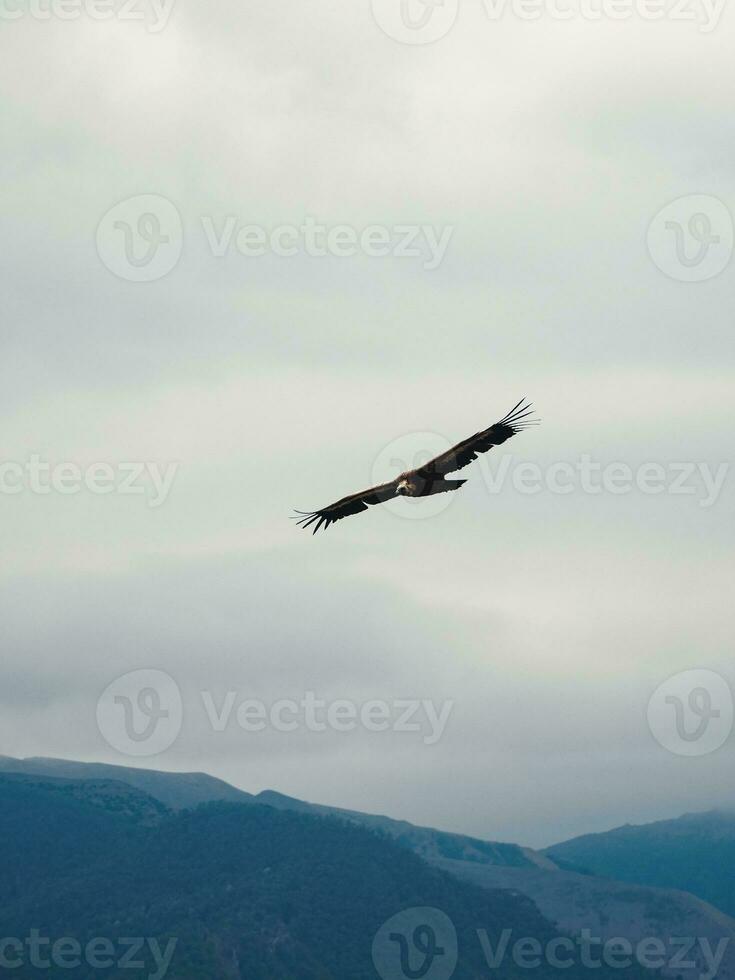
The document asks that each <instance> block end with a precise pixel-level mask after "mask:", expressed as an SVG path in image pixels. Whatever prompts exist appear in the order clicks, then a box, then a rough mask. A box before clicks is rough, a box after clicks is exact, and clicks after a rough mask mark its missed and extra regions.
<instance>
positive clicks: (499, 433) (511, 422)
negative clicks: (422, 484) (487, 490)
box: [415, 398, 538, 479]
mask: <svg viewBox="0 0 735 980" xmlns="http://www.w3.org/2000/svg"><path fill="white" fill-rule="evenodd" d="M532 416H533V408H532V407H531V402H527V401H526V399H525V398H522V399H521V400H520V401H519V402H518V404H517V405H515V406H514V407H513V408H512V409H511V410H510V411H509V412H508V414H507V415H506V416H505V417H504V418H502V419H501V420H500V421H499V422H496V423H495V424H494V425H491V426H490V428H489V429H484V430H483V431H482V432H476V433H475V434H474V435H473V436H470V437H469V438H468V439H463V440H462V442H458V443H457V445H456V446H452V448H451V449H448V450H447V451H446V452H444V453H442V454H441V455H440V456H437V457H435V458H434V459H432V460H430V461H429V462H428V463H426V464H425V465H424V466H422V467H420V468H419V469H417V470H416V471H415V472H416V474H417V475H418V476H419V477H421V478H422V479H429V478H431V477H432V476H435V475H439V474H441V475H444V474H446V473H454V472H455V470H461V469H463V468H464V467H465V466H468V465H469V464H470V463H471V462H472V461H473V460H475V459H477V457H478V455H479V454H480V453H486V452H487V451H488V449H492V447H493V446H500V445H501V444H502V443H504V442H505V441H506V440H507V439H510V438H511V436H514V435H515V434H516V433H517V432H521V431H523V429H526V428H528V427H529V426H531V425H538V420H536V419H534V418H533V417H532Z"/></svg>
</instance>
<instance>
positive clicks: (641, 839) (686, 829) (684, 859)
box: [545, 810, 735, 916]
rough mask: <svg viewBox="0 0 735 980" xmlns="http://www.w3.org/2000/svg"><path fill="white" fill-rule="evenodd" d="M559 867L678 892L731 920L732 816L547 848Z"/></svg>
mask: <svg viewBox="0 0 735 980" xmlns="http://www.w3.org/2000/svg"><path fill="white" fill-rule="evenodd" d="M545 853H546V855H547V856H548V857H549V858H550V859H551V860H553V861H556V862H557V863H559V864H563V865H564V866H565V867H576V868H578V869H582V870H585V871H588V872H589V873H591V874H595V875H603V876H604V877H606V878H615V879H617V880H618V881H626V882H633V883H635V884H639V885H655V886H659V887H664V888H680V889H682V890H684V891H688V892H691V893H692V894H693V895H697V896H698V897H699V898H702V899H704V900H705V901H707V902H710V903H711V904H712V905H715V906H716V907H717V908H718V909H721V910H722V911H723V912H726V913H727V914H728V915H733V916H735V874H733V871H734V870H735V812H730V811H725V810H711V811H709V812H706V813H688V814H685V815H684V816H683V817H679V818H678V819H676V820H660V821H658V822H656V823H650V824H644V825H643V826H633V825H630V824H628V825H626V826H625V827H618V828H617V829H616V830H610V831H608V832H607V833H601V834H587V835H585V836H583V837H575V838H574V839H573V840H568V841H565V842H564V843H561V844H555V845H554V846H553V847H549V848H547V850H546V851H545Z"/></svg>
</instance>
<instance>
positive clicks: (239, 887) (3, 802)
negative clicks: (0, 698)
mask: <svg viewBox="0 0 735 980" xmlns="http://www.w3.org/2000/svg"><path fill="white" fill-rule="evenodd" d="M88 782H89V784H88V783H87V782H86V781H78V780H63V779H59V778H56V777H48V776H43V775H35V776H34V775H24V774H16V773H4V774H2V775H0V839H1V840H2V841H3V845H4V846H3V848H2V849H1V850H0V936H3V937H16V939H12V938H10V939H4V940H3V956H4V957H5V958H6V959H7V958H8V957H11V956H13V957H17V960H16V961H15V962H16V964H17V968H16V969H15V970H14V973H13V975H14V976H18V977H21V978H22V980H26V978H27V977H28V978H30V977H31V976H38V975H43V976H46V977H51V978H57V977H62V976H63V977H70V978H75V980H77V978H78V980H81V978H83V977H84V978H88V977H89V976H90V975H94V976H95V977H97V976H99V977H101V978H116V980H123V978H125V977H135V978H143V977H148V978H155V980H163V977H164V976H165V977H167V978H168V980H245V978H247V980H368V978H375V977H376V976H377V975H378V974H377V973H376V964H377V965H380V966H381V975H382V976H383V977H384V978H386V980H392V978H393V977H395V978H396V980H398V978H399V977H406V976H424V975H432V976H436V975H438V974H437V973H436V970H435V971H434V972H433V973H432V974H428V970H423V969H422V967H421V962H419V963H418V965H416V960H415V959H413V960H411V958H410V957H409V959H408V960H406V962H405V964H404V966H403V967H401V965H400V961H399V962H398V966H396V967H395V968H394V969H391V970H389V971H386V969H385V964H386V963H388V962H389V959H390V957H391V956H397V955H398V952H397V950H398V949H399V947H400V948H402V947H403V946H404V944H406V948H407V949H408V948H409V947H408V943H409V942H410V941H414V942H415V949H416V950H419V951H421V956H422V958H423V961H424V964H423V965H424V966H425V965H426V963H427V962H428V960H427V957H428V956H431V957H435V956H439V955H441V956H451V954H452V952H453V942H454V935H453V932H452V930H453V929H455V930H456V937H457V949H458V953H459V956H458V961H457V966H456V970H454V972H453V973H452V976H454V977H456V978H457V980H479V978H481V977H486V976H487V970H488V966H487V963H486V960H485V952H484V948H483V945H482V943H481V941H480V939H479V936H478V929H480V930H484V933H483V935H484V937H485V940H486V942H489V943H490V944H491V945H492V946H493V947H496V946H497V945H498V942H499V938H500V936H501V934H502V932H503V930H507V929H510V930H512V932H513V934H514V935H516V936H517V937H519V938H520V937H534V939H535V940H536V942H538V943H539V944H541V945H545V944H547V943H548V942H551V941H552V940H553V939H555V938H556V937H557V936H558V932H557V930H556V929H555V927H554V926H553V925H552V923H550V922H549V921H548V920H547V919H545V918H544V917H543V916H542V915H541V914H540V913H539V911H538V909H537V908H536V906H535V905H534V904H533V903H532V902H531V901H530V900H529V899H528V898H526V897H525V896H523V895H518V894H514V893H512V892H507V891H498V890H489V889H486V888H481V887H478V886H476V885H473V884H469V883H465V882H462V881H459V880H457V879H456V878H454V877H452V876H451V875H448V874H446V873H444V872H443V871H440V870H438V869H436V868H433V867H431V866H429V865H427V864H426V863H425V862H424V861H422V860H421V859H420V858H418V857H417V856H416V855H415V854H412V853H411V852H410V851H408V850H406V849H405V848H402V847H400V846H399V845H398V844H396V842H395V841H393V840H391V839H389V838H387V837H385V836H384V835H380V834H378V833H374V832H371V831H368V830H366V829H364V828H362V827H358V826H355V825H354V824H352V823H349V822H346V821H344V820H337V819H334V818H329V817H317V816H313V815H310V814H304V813H297V812H294V811H286V810H276V809H274V808H272V807H268V806H261V805H258V804H253V803H249V802H245V803H231V802H216V803H208V804H203V805H200V806H198V807H197V808H195V809H193V810H185V811H178V812H177V811H173V810H170V809H167V808H163V807H162V806H161V804H160V802H157V801H155V800H153V799H152V798H151V797H148V796H147V795H146V794H144V793H143V792H142V791H140V790H137V789H135V788H131V787H124V786H123V787H122V788H118V789H116V788H115V786H114V785H113V784H112V783H113V781H102V782H100V781H94V780H92V781H88ZM120 800H127V803H126V804H125V805H123V806H121V805H119V804H120ZM427 909H429V910H437V909H439V910H441V912H440V913H437V912H435V911H434V912H429V913H427V912H426V911H425V910H427ZM406 910H423V911H420V912H414V913H411V912H408V913H407V912H406ZM400 913H404V916H405V915H406V914H407V915H408V916H409V918H408V929H407V930H406V929H405V928H404V926H405V921H404V923H403V925H402V924H401V921H400V920H399V921H398V922H397V920H395V919H394V917H395V916H396V915H397V914H400ZM427 914H428V915H434V916H437V915H438V916H439V917H440V918H441V917H442V916H446V917H448V919H447V920H445V921H447V922H450V923H451V925H450V926H449V931H447V930H446V929H445V931H444V932H441V928H443V927H442V925H441V922H439V929H440V931H439V933H436V932H431V931H430V930H427V929H426V928H422V927H421V926H420V925H419V926H418V927H417V926H416V923H421V922H423V921H424V919H425V918H426V915H427ZM412 915H413V916H414V918H411V916H412ZM415 916H419V918H415ZM391 921H392V922H394V923H396V922H397V924H396V925H394V926H391V925H390V924H389V925H388V926H387V927H386V928H383V929H382V931H381V927H383V926H384V924H385V923H390V922H391ZM434 921H437V922H438V921H439V920H437V919H435V920H434ZM395 930H398V931H395ZM437 935H438V936H439V939H438V940H437ZM136 937H137V938H136ZM376 937H377V939H376ZM34 942H35V943H36V949H35V952H34V946H33V943H34ZM374 942H375V943H376V945H374ZM39 943H43V946H42V947H40V946H39ZM52 944H54V945H52ZM133 947H134V948H133ZM52 949H53V950H54V953H53V956H52V955H51V950H52ZM131 950H132V955H134V956H135V957H136V963H137V966H136V967H134V972H131V970H130V968H129V967H130V966H131V965H132V964H131V963H130V962H129V960H128V961H127V962H126V959H125V958H126V957H128V956H130V955H131ZM33 955H36V956H37V957H40V958H41V962H42V961H43V959H44V958H45V960H46V962H48V963H49V964H50V965H49V966H48V967H46V968H45V969H44V968H41V962H39V969H38V970H31V969H30V966H28V962H27V961H28V959H29V958H30V957H31V956H33ZM90 957H92V959H90ZM374 957H375V959H374ZM80 960H86V964H85V963H81V964H79V961H80ZM390 962H392V961H390ZM411 962H413V964H414V965H413V966H410V964H411ZM24 964H25V965H24ZM78 964H79V965H78ZM92 964H93V965H94V967H95V968H94V969H93V970H91V965H92ZM448 965H449V966H451V964H448ZM409 967H410V969H409ZM442 969H443V970H444V966H442ZM18 970H20V972H18ZM90 970H91V972H90ZM407 971H408V972H407ZM449 975H450V974H449V972H447V971H446V970H444V972H442V973H441V976H443V977H445V976H449ZM493 975H494V976H497V977H498V980H520V978H521V977H527V976H528V970H527V969H524V968H523V967H522V966H521V965H519V964H518V963H517V962H515V961H514V959H513V957H510V956H507V957H505V958H504V959H503V961H502V963H501V964H500V966H499V968H498V969H497V970H494V971H493ZM537 975H540V976H545V975H548V974H544V973H543V972H542V973H541V974H538V973H537ZM564 975H565V977H567V978H569V980H581V978H582V977H583V976H585V975H586V971H585V968H584V967H583V966H582V965H580V964H577V963H575V964H574V965H573V966H572V967H571V968H570V969H568V970H565V971H564ZM646 975H648V974H646V973H644V971H642V970H641V969H640V968H638V967H636V968H631V969H623V970H611V969H606V968H603V969H601V970H599V971H597V976H598V977H599V978H600V980H613V978H614V977H620V978H621V980H633V978H642V977H644V976H646Z"/></svg>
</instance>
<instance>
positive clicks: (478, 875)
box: [435, 860, 735, 980]
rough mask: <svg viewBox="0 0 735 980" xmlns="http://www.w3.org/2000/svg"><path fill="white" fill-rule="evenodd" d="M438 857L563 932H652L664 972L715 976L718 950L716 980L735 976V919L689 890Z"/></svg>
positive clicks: (696, 978) (631, 935)
mask: <svg viewBox="0 0 735 980" xmlns="http://www.w3.org/2000/svg"><path fill="white" fill-rule="evenodd" d="M435 863H436V865H437V866H438V867H440V868H442V869H444V870H445V871H449V872H450V874H454V875H456V876H457V877H458V878H461V879H462V880H464V881H471V882H474V883H475V884H477V885H483V886H485V887H486V888H506V889H511V890H513V891H515V892H517V893H520V894H523V895H527V896H528V897H530V898H532V899H533V901H534V903H535V904H536V906H537V907H538V909H539V911H540V912H541V913H542V914H543V915H544V916H545V917H546V918H547V919H550V920H551V921H552V922H555V923H556V924H557V926H558V927H559V929H560V931H561V932H564V933H569V934H572V935H575V936H576V935H579V934H580V933H581V931H582V930H583V929H587V930H589V931H590V932H591V934H592V935H593V936H599V937H601V938H602V939H603V940H612V939H614V938H615V937H618V936H623V937H625V938H626V939H627V940H629V941H630V942H632V943H634V944H636V943H639V942H641V941H644V940H646V939H651V938H654V939H658V940H661V941H662V942H663V944H664V946H665V948H666V953H665V954H664V959H665V961H666V963H667V964H671V967H670V968H668V969H665V970H664V971H663V972H664V975H666V976H670V977H677V978H678V977H681V978H686V980H700V978H702V977H705V976H709V977H711V976H712V974H711V973H710V972H709V971H710V965H709V964H708V962H707V958H706V957H707V953H706V950H709V951H710V952H711V953H714V952H716V951H717V950H718V948H721V949H722V951H723V958H722V961H721V964H720V966H719V968H718V970H717V974H716V976H717V978H718V980H735V941H734V940H735V919H731V918H730V917H729V916H726V915H724V913H722V912H720V911H719V910H718V909H716V908H714V907H713V906H711V905H708V904H707V903H706V902H703V901H701V899H698V898H695V897H694V896H693V895H689V894H688V893H686V892H681V891H674V890H666V889H660V888H650V887H645V886H642V885H631V884H628V883H625V882H618V881H611V880H609V879H606V878H597V877H594V876H591V875H582V874H576V873H574V872H570V871H559V870H557V871H552V872H549V871H544V870H540V869H535V868H503V867H498V866H492V865H477V864H471V863H469V862H467V861H452V860H439V861H436V862H435ZM682 939H686V942H687V943H689V940H690V939H691V945H690V948H689V949H687V948H686V946H682V943H681V941H682ZM721 944H722V945H721ZM677 956H679V960H680V962H679V963H677V960H676V958H677ZM711 962H712V961H711V960H710V963H711ZM687 963H689V964H690V965H689V966H687V965H686V964H687Z"/></svg>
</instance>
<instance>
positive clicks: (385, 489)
mask: <svg viewBox="0 0 735 980" xmlns="http://www.w3.org/2000/svg"><path fill="white" fill-rule="evenodd" d="M397 486H398V480H393V481H392V482H391V483H382V484H380V486H377V487H371V488H370V489H369V490H363V491H361V492H360V493H353V494H351V495H350V496H349V497H343V498H342V499H341V500H338V501H337V502H336V503H335V504H330V505H329V507H323V508H322V509H321V510H314V511H309V512H304V511H302V510H297V511H296V517H295V518H294V520H296V522H297V523H298V524H299V525H300V526H301V527H309V525H310V524H313V523H314V522H315V521H316V527H315V528H314V531H313V533H314V534H316V532H317V531H318V530H319V528H320V527H321V526H322V524H323V525H324V529H325V530H326V529H327V528H328V527H329V525H330V524H334V522H335V521H341V520H342V518H343V517H349V516H350V514H359V513H361V511H363V510H367V509H368V507H369V506H370V505H371V504H382V503H383V502H384V501H386V500H392V499H393V497H397V496H398V493H397V491H396V487H397Z"/></svg>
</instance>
